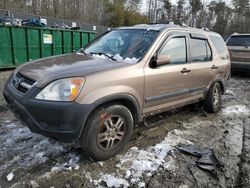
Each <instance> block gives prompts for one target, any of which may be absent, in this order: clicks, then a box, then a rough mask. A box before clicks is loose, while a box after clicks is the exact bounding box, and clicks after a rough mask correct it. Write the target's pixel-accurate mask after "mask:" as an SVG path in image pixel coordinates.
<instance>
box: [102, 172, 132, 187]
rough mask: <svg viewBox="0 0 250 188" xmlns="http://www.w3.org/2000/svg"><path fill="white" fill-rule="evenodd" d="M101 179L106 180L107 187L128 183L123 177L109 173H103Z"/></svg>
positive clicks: (125, 185) (126, 184)
mask: <svg viewBox="0 0 250 188" xmlns="http://www.w3.org/2000/svg"><path fill="white" fill-rule="evenodd" d="M103 181H104V182H106V184H107V187H121V186H122V187H128V186H129V183H128V181H126V180H125V179H122V178H117V177H114V176H112V175H109V174H105V175H103Z"/></svg>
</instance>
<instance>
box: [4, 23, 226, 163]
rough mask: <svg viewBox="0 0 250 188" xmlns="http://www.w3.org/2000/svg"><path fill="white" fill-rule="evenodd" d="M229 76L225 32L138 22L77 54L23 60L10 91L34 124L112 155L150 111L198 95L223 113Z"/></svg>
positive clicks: (16, 108) (98, 156)
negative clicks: (224, 96)
mask: <svg viewBox="0 0 250 188" xmlns="http://www.w3.org/2000/svg"><path fill="white" fill-rule="evenodd" d="M229 75H230V60H229V54H228V51H227V47H226V45H225V43H224V41H223V39H222V38H221V36H220V35H219V34H217V33H213V32H209V31H205V30H202V29H195V28H189V27H182V26H178V25H174V24H170V25H159V24H155V25H137V26H133V27H122V28H118V29H114V30H112V31H109V32H108V33H106V34H104V35H102V36H100V37H99V38H97V39H96V40H95V41H93V42H92V43H91V44H89V45H88V46H87V47H85V48H84V49H81V50H79V51H78V52H76V53H73V54H64V55H60V56H54V57H49V58H45V59H41V60H36V61H33V62H30V63H27V64H24V65H22V66H20V67H18V68H17V69H16V70H15V71H14V73H13V74H12V75H11V76H10V78H9V79H8V81H7V82H6V85H5V88H4V91H3V94H4V97H5V99H6V101H7V102H8V104H9V106H10V108H11V109H12V111H13V112H14V113H15V115H16V117H17V118H18V119H19V120H20V121H21V122H22V123H23V124H24V125H26V126H28V127H29V128H30V130H31V131H33V132H35V133H39V134H42V135H45V136H47V137H51V138H55V139H57V140H61V141H63V142H73V141H79V143H80V145H81V146H82V148H83V149H84V150H85V151H86V152H87V154H88V155H89V156H90V157H92V158H93V159H95V160H105V159H108V158H110V157H112V156H114V155H116V154H117V153H119V152H120V151H121V150H122V149H123V148H124V146H125V145H126V144H127V143H128V141H129V139H130V137H131V135H132V131H133V128H134V125H135V124H138V123H140V122H143V119H144V118H145V117H146V116H150V115H153V114H156V113H161V112H163V111H166V110H170V109H173V108H177V107H181V106H184V105H187V104H191V103H196V102H199V101H203V103H204V107H205V109H206V110H207V111H209V112H218V111H219V110H220V109H221V95H222V94H223V93H224V92H225V90H226V84H225V83H226V81H227V80H228V78H229Z"/></svg>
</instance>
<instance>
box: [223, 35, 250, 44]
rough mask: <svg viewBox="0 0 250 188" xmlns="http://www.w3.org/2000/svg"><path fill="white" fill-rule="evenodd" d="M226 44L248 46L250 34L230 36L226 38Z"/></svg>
mask: <svg viewBox="0 0 250 188" xmlns="http://www.w3.org/2000/svg"><path fill="white" fill-rule="evenodd" d="M227 46H250V35H244V36H232V37H230V39H229V40H228V42H227Z"/></svg>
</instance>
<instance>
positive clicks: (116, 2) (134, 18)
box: [0, 0, 250, 36]
mask: <svg viewBox="0 0 250 188" xmlns="http://www.w3.org/2000/svg"><path fill="white" fill-rule="evenodd" d="M0 8H2V9H7V10H15V11H22V12H25V13H31V14H35V15H41V16H49V17H55V18H58V19H69V20H74V21H76V22H79V23H89V24H95V25H98V24H99V25H106V26H110V27H118V26H123V25H127V26H129V25H135V24H138V23H155V22H157V23H167V22H171V21H172V22H174V23H176V24H181V23H185V24H186V25H188V26H192V27H198V28H202V27H206V28H209V29H210V30H213V31H215V32H218V33H220V34H221V35H223V36H228V35H230V34H231V33H233V32H239V33H245V32H250V2H249V0H227V1H223V0H177V1H176V0H175V1H171V0H0Z"/></svg>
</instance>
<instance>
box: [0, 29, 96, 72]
mask: <svg viewBox="0 0 250 188" xmlns="http://www.w3.org/2000/svg"><path fill="white" fill-rule="evenodd" d="M94 38H95V33H94V32H90V31H82V30H79V31H78V30H77V31H75V30H64V29H47V28H34V27H13V26H0V69H3V68H11V67H16V66H18V65H20V64H23V63H25V62H27V61H32V60H35V59H39V58H44V57H48V56H53V55H60V54H66V53H71V52H74V51H76V50H79V49H80V48H81V47H84V46H86V45H87V44H88V43H89V42H91V41H92V40H93V39H94Z"/></svg>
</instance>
